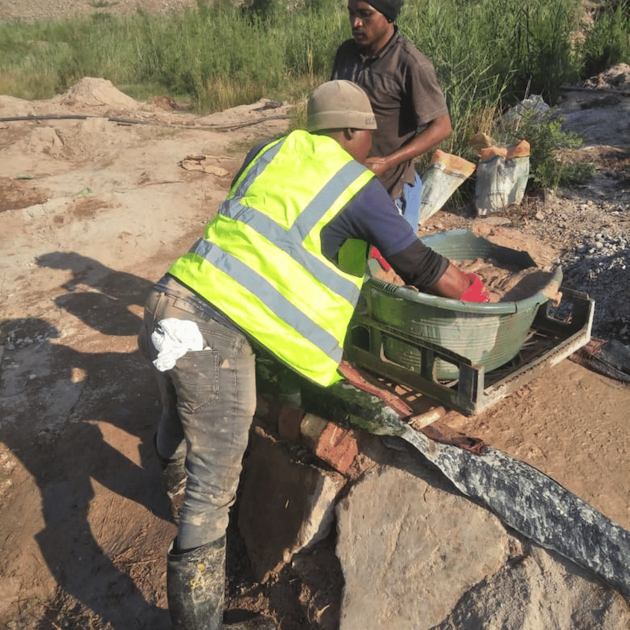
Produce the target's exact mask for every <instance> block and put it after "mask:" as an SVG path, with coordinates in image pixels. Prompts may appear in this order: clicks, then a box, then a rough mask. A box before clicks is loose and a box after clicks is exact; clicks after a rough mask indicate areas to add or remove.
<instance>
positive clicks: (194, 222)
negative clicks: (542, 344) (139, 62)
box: [0, 81, 630, 630]
mask: <svg viewBox="0 0 630 630" xmlns="http://www.w3.org/2000/svg"><path fill="white" fill-rule="evenodd" d="M264 105H265V104H264V103H262V102H261V103H257V104H254V105H251V106H244V107H240V108H236V109H235V110H231V111H229V112H225V113H221V114H216V115H213V116H208V117H206V118H200V119H195V118H193V117H192V116H189V115H187V114H178V113H174V112H170V111H166V110H163V109H160V108H159V107H157V106H154V105H151V106H149V105H146V104H142V103H136V102H135V101H132V100H131V99H127V98H126V97H125V96H124V95H122V94H121V93H120V92H118V91H116V90H115V89H114V88H113V87H112V86H111V85H108V84H107V83H106V82H102V81H97V82H90V81H87V82H83V83H82V84H80V85H79V86H77V87H76V88H74V89H73V90H72V91H71V92H70V93H68V94H66V95H62V96H61V97H57V98H56V99H53V100H52V101H48V102H37V103H28V102H24V101H18V100H16V99H11V98H8V97H0V117H9V116H22V115H60V114H73V115H86V116H97V117H96V118H87V119H85V120H58V119H57V120H38V121H26V122H6V123H0V149H1V153H0V173H2V176H1V177H0V214H1V216H2V235H1V236H0V287H1V292H0V300H1V304H2V327H1V332H2V335H1V338H0V344H1V345H0V359H1V364H0V367H1V373H0V377H1V383H0V384H1V390H0V411H1V415H0V500H1V501H2V506H3V508H2V513H1V515H0V547H1V549H2V554H1V555H0V575H1V577H2V579H1V580H0V627H7V628H24V629H26V630H35V629H44V628H60V627H61V628H102V629H105V628H107V629H116V630H128V629H129V628H131V627H137V628H146V629H151V630H162V629H164V630H166V629H167V628H169V622H168V613H167V611H166V602H165V589H164V572H165V558H164V549H165V548H166V546H167V544H168V541H169V540H170V539H171V537H172V536H173V534H174V531H175V526H174V524H173V523H172V522H171V520H170V516H169V509H168V505H167V503H166V500H165V498H164V497H163V495H162V494H161V492H160V487H159V475H158V470H157V462H156V460H155V457H154V454H153V450H152V434H153V431H154V427H155V421H156V418H157V414H158V411H159V409H158V405H157V397H156V391H155V388H154V386H153V382H152V379H151V375H150V372H149V370H148V369H147V367H146V366H145V365H144V364H143V363H142V362H141V361H140V359H139V356H138V354H137V351H136V340H135V335H136V333H137V330H138V327H139V323H140V317H141V313H142V303H143V300H144V296H145V294H146V291H147V289H148V287H149V286H150V283H151V282H153V281H154V280H156V279H157V278H159V277H160V276H161V274H162V273H163V272H164V271H165V270H166V269H167V267H168V265H169V264H170V263H171V262H172V260H173V259H174V258H175V257H176V256H178V255H179V254H181V252H182V251H184V250H185V249H187V247H188V246H189V245H190V243H191V242H192V241H193V240H194V238H196V237H197V236H198V235H199V233H200V232H201V230H202V228H203V225H204V224H205V222H206V221H207V219H208V218H209V217H210V216H211V215H212V214H213V213H214V212H215V211H216V208H217V207H218V205H219V203H220V201H221V200H222V198H223V196H224V195H225V192H226V191H227V189H228V186H229V182H230V180H231V177H232V175H233V174H234V173H235V171H236V169H237V167H238V165H239V164H240V160H241V158H242V156H243V155H244V153H245V151H246V150H247V149H248V148H249V147H250V146H252V145H253V144H254V143H255V141H256V140H257V139H259V138H261V137H271V136H273V135H274V134H278V133H281V132H282V131H283V130H284V129H285V128H286V123H287V121H286V119H283V118H282V117H283V116H285V115H286V113H287V110H286V108H279V109H266V108H265V107H264ZM117 117H121V118H122V117H124V118H133V119H137V120H142V121H145V122H151V123H155V124H150V125H149V124H118V123H115V122H112V118H117ZM262 118H267V120H266V121H261V119H262ZM248 123H255V124H251V125H249V126H241V127H238V125H242V124H248ZM169 125H171V126H169ZM173 125H178V126H173ZM217 126H220V127H222V128H232V131H230V132H229V133H225V131H219V130H217V129H216V127H217ZM210 127H215V129H214V130H212V129H210ZM235 127H236V128H235ZM600 154H601V152H600ZM190 155H198V156H205V159H203V160H202V159H197V160H196V161H195V160H193V161H190V162H186V163H185V164H184V165H185V166H187V167H188V169H187V168H184V167H183V166H182V165H181V163H182V161H183V160H184V159H185V158H186V157H187V156H190ZM626 164H627V162H624V160H623V159H620V160H617V161H616V162H615V164H613V166H612V167H611V168H612V169H613V170H616V171H617V172H625V173H627V171H624V170H623V169H624V168H626ZM189 169H204V170H189ZM606 172H608V171H606ZM628 179H630V177H628V178H627V179H626V180H619V181H621V182H622V183H621V184H620V186H618V187H617V189H616V190H617V192H618V193H619V194H622V193H623V202H615V203H623V204H625V206H624V211H623V212H620V213H618V214H617V215H615V214H614V213H613V211H612V210H611V209H610V208H608V207H607V206H605V205H598V204H599V203H600V201H601V195H600V192H599V191H601V190H603V189H602V187H601V186H603V184H601V185H599V184H597V185H593V186H594V187H593V186H591V187H590V188H584V189H580V190H577V191H573V193H572V194H573V195H574V196H573V198H571V197H569V196H565V197H560V198H557V199H553V200H551V201H549V202H548V203H547V204H545V205H541V206H540V207H539V208H533V207H532V206H531V205H530V206H529V207H528V208H527V212H528V213H529V214H527V215H523V216H521V217H520V218H519V220H518V221H514V220H510V219H509V218H508V219H507V220H506V219H505V218H503V219H502V221H498V222H497V221H496V220H494V219H493V221H490V222H487V223H486V226H487V225H491V226H494V227H492V228H491V229H492V230H495V231H497V232H499V231H501V230H503V231H504V236H505V234H507V237H508V238H511V242H512V243H513V244H514V246H518V247H520V248H523V249H528V250H536V252H537V254H540V255H543V254H545V255H547V256H548V257H549V258H553V257H558V258H560V257H562V256H564V255H566V252H567V251H569V249H570V247H574V246H577V242H578V240H579V239H578V236H580V237H581V236H582V235H584V234H587V233H588V234H590V233H591V232H592V231H593V230H596V229H602V228H601V225H602V222H606V224H607V225H608V226H609V227H608V229H609V230H611V231H612V230H617V231H618V232H619V233H622V232H623V231H624V230H626V229H627V219H626V215H625V212H626V210H627V208H628V200H629V199H630V195H629V191H628V186H627V181H628ZM602 181H603V180H602ZM598 186H599V187H598ZM624 186H625V188H624ZM607 198H610V195H608V197H607ZM531 203H532V204H533V203H534V202H533V201H532V202H531ZM588 203H593V207H594V208H596V209H594V210H593V211H592V212H590V213H589V215H588V221H586V220H584V219H583V217H584V214H583V212H582V210H581V209H580V208H581V206H582V205H584V204H588ZM611 207H612V206H611ZM537 216H540V217H542V218H536V217H537ZM473 222H474V221H473V219H472V218H471V217H470V216H467V215H466V213H465V212H462V213H460V214H449V213H444V212H442V213H439V214H438V215H436V218H435V220H434V221H433V223H432V225H431V226H430V228H429V229H430V230H434V229H446V228H450V227H461V226H464V225H467V226H468V225H471V224H472V223H473ZM500 222H503V223H506V225H504V226H499V225H497V223H500ZM562 224H564V225H565V227H561V225H562ZM598 225H599V228H598V227H597V226H598ZM566 226H568V227H566ZM559 234H560V235H564V237H562V236H559ZM570 241H571V242H570ZM573 241H575V244H573ZM624 289H625V287H619V291H620V292H621V291H622V290H624ZM621 295H622V294H621V293H620V296H621ZM620 299H625V298H620ZM629 408H630V388H629V387H627V386H626V385H622V384H619V383H617V382H615V381H612V380H610V379H607V378H605V377H603V376H600V375H598V374H595V373H593V372H590V371H588V370H586V369H584V368H582V367H580V366H578V365H576V364H575V363H571V362H569V361H563V362H562V363H561V364H559V365H557V366H556V367H554V368H553V369H552V370H550V372H549V373H548V374H545V375H544V376H543V377H541V378H538V379H535V380H534V381H532V382H531V383H530V384H529V385H527V386H526V387H524V388H522V389H521V390H520V391H519V392H518V393H516V394H515V395H513V396H511V397H510V398H508V399H506V400H504V401H503V402H502V403H500V404H499V405H498V406H497V407H496V408H493V409H491V410H490V411H488V412H486V413H484V414H482V415H480V416H478V417H475V418H473V419H469V418H463V417H461V416H454V417H452V418H451V419H450V422H451V423H452V425H453V426H454V427H455V428H458V429H459V430H461V431H463V432H466V433H468V434H471V435H476V436H478V437H481V438H483V439H484V440H485V441H487V442H488V443H490V444H492V445H493V446H495V447H497V448H499V449H502V450H505V451H506V452H508V453H510V454H512V455H514V456H515V457H519V458H521V459H523V460H525V461H527V462H529V463H531V464H533V465H535V466H536V467H538V468H540V469H541V470H542V471H544V472H546V473H547V474H549V475H550V476H552V477H553V478H554V479H556V480H557V481H559V482H560V483H562V484H563V485H565V486H566V487H568V488H569V489H570V490H572V491H573V492H575V493H576V494H578V495H579V496H580V497H582V498H583V499H585V500H587V501H589V502H591V503H592V504H593V505H594V506H595V507H596V508H598V509H599V510H601V511H602V512H604V513H605V514H607V515H608V516H609V517H611V518H612V519H613V520H615V521H617V522H618V523H620V524H621V525H623V526H625V527H627V528H630V511H629V506H630V464H629V461H630V458H629V457H628V454H629V452H630V432H629V431H628V430H627V423H628V417H629V416H628V411H627V410H628V409H629ZM235 544H236V543H235ZM231 562H232V563H233V566H232V567H231V573H232V575H236V576H238V573H239V571H245V572H246V570H247V567H246V563H245V562H244V563H243V566H236V565H238V562H239V561H238V560H232V561H231ZM234 563H236V565H235V564H234ZM234 579H235V580H237V581H238V579H237V578H234ZM231 588H232V591H231V593H232V595H236V594H237V589H238V588H239V585H238V584H237V583H236V582H235V583H234V584H232V586H231ZM273 589H275V590H273ZM273 589H271V590H270V589H267V590H266V591H264V592H263V591H262V590H258V591H256V590H255V589H254V590H250V591H249V592H247V593H245V594H243V593H240V595H246V596H247V597H248V598H249V599H248V601H249V602H250V604H249V605H250V607H251V608H258V609H259V610H264V609H266V608H271V612H272V613H273V614H274V615H275V616H276V617H277V618H278V619H282V626H281V627H282V628H283V630H294V629H297V628H305V627H313V628H317V627H320V626H318V625H316V624H313V625H309V623H308V622H307V621H305V619H306V618H305V617H304V616H300V611H299V599H300V592H299V586H296V585H295V584H292V583H290V581H283V580H282V579H281V577H279V578H278V579H277V580H275V582H274V585H273ZM270 593H271V595H270ZM292 606H293V608H291V607H292Z"/></svg>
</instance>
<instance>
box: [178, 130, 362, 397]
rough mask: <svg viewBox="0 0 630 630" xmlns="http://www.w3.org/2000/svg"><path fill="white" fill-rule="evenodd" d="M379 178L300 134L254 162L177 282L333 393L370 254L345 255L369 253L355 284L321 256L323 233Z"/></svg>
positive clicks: (324, 140) (184, 262)
mask: <svg viewBox="0 0 630 630" xmlns="http://www.w3.org/2000/svg"><path fill="white" fill-rule="evenodd" d="M372 177H374V174H373V173H372V172H371V171H369V170H368V169H366V168H365V167H364V166H362V165H361V164H359V163H358V162H356V161H355V160H354V159H352V157H351V156H350V155H349V154H348V153H347V152H346V151H345V150H344V149H343V148H342V147H341V146H340V145H339V144H338V143H337V142H336V141H335V140H333V139H332V138H329V137H327V136H318V135H311V134H309V133H307V132H305V131H294V132H292V133H291V134H289V135H288V136H286V137H285V138H283V139H281V140H279V141H276V142H274V143H272V144H270V145H267V146H266V147H265V148H264V149H263V150H262V151H261V152H260V153H259V154H258V155H257V156H256V157H255V158H254V159H253V160H252V162H251V163H250V164H249V165H248V167H247V168H246V169H245V170H244V171H243V173H242V174H241V175H240V176H239V178H238V180H237V181H236V182H235V183H234V186H233V187H232V189H231V190H230V192H229V194H228V196H227V198H226V199H225V201H224V202H223V203H222V204H221V207H220V208H219V211H218V213H217V214H216V215H215V217H214V218H213V219H212V220H211V221H210V222H209V223H208V225H207V226H206V230H205V238H202V239H199V240H198V241H197V242H196V243H195V244H194V245H193V247H192V248H191V249H190V251H189V252H187V253H186V254H184V256H182V257H181V258H180V259H179V260H177V261H176V262H175V263H174V264H173V266H172V267H171V268H170V269H169V273H170V274H171V275H173V276H175V277H176V278H177V279H178V280H180V281H181V282H182V283H183V284H185V285H186V286H188V287H190V288H191V289H193V290H194V291H195V292H196V293H198V294H199V295H201V296H202V297H203V298H205V299H206V300H208V302H210V303H211V304H212V305H213V306H215V307H216V308H217V309H219V310H220V311H222V312H223V313H224V314H225V315H227V316H228V317H229V318H230V319H231V320H232V321H233V322H234V323H235V324H237V325H238V326H239V327H240V328H241V329H242V330H244V331H245V332H246V333H248V334H249V335H251V336H252V337H253V338H254V339H255V340H256V341H257V342H258V343H260V344H261V345H262V346H264V347H265V348H267V349H268V350H269V351H270V352H271V353H273V354H274V355H275V356H276V357H277V358H278V359H280V360H281V361H282V362H284V363H285V364H286V365H288V366H289V367H291V368H292V369H294V370H296V371H297V372H299V373H300V374H302V375H304V376H305V377H307V378H309V379H310V380H312V381H314V382H316V383H318V384H320V385H323V386H328V385H331V384H332V383H334V382H336V381H338V380H340V379H341V378H342V377H341V376H340V375H339V373H338V372H337V367H338V365H339V363H340V361H341V358H342V352H343V343H344V339H345V335H346V331H347V328H348V323H349V322H350V318H351V317H352V313H353V311H354V307H355V306H356V303H357V300H358V298H359V293H360V289H361V285H362V282H363V273H364V271H365V263H366V253H367V246H366V244H365V243H363V242H360V241H347V242H346V244H344V247H343V248H342V249H344V248H345V250H346V251H348V250H349V249H353V248H354V251H355V252H357V251H360V260H359V264H358V265H356V264H355V265H354V271H355V273H356V272H358V273H357V274H356V275H355V274H353V273H349V272H348V271H344V270H342V269H340V267H339V266H337V265H335V264H334V263H332V262H331V261H330V260H328V259H327V258H326V257H325V256H324V255H323V254H322V249H321V232H322V229H323V228H324V227H325V226H326V225H327V224H328V223H330V221H331V220H332V219H334V218H335V217H336V216H337V215H338V214H339V212H341V210H342V209H343V208H344V207H345V205H346V204H347V203H348V202H349V201H350V200H351V199H352V198H353V197H354V196H355V195H356V194H357V193H358V192H359V191H360V190H361V189H362V188H364V187H365V186H366V184H367V183H368V182H369V181H370V180H371V179H372ZM357 245H358V246H359V247H358V248H357V247H356V246H357ZM346 246H347V247H346ZM340 254H342V255H341V256H340V257H339V258H340V259H341V258H346V259H347V258H348V256H343V252H341V250H340ZM354 262H355V263H356V261H354Z"/></svg>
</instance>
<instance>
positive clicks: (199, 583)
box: [166, 536, 225, 630]
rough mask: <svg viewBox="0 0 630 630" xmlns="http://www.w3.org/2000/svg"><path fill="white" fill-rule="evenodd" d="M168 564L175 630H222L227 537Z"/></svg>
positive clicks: (174, 555) (172, 557)
mask: <svg viewBox="0 0 630 630" xmlns="http://www.w3.org/2000/svg"><path fill="white" fill-rule="evenodd" d="M173 547H174V542H173V544H172V545H171V548H170V549H169V552H168V560H167V565H166V595H167V599H168V610H169V613H170V615H171V621H172V622H173V630H222V628H223V597H224V591H225V536H223V537H222V538H220V539H219V540H216V541H214V542H212V543H208V544H207V545H202V546H201V547H197V548H196V549H193V550H192V551H187V552H186V553H181V554H178V553H175V552H174V551H173Z"/></svg>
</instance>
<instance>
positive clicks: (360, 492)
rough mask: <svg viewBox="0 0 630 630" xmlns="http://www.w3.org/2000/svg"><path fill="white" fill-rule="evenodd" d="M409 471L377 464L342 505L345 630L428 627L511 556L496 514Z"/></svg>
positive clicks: (340, 528)
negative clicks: (377, 466)
mask: <svg viewBox="0 0 630 630" xmlns="http://www.w3.org/2000/svg"><path fill="white" fill-rule="evenodd" d="M404 468H405V469H404V470H403V469H400V468H393V467H379V468H377V469H375V470H374V471H373V472H371V473H368V474H367V475H366V476H365V477H363V478H362V479H361V480H360V481H359V482H358V483H357V484H356V485H355V486H354V487H353V488H352V489H351V491H350V492H349V493H348V495H347V496H346V497H344V498H343V499H342V500H341V501H340V502H339V504H338V506H337V519H338V523H337V532H338V544H337V555H338V557H339V560H340V563H341V566H342V570H343V574H344V578H345V590H344V596H343V602H342V610H341V624H340V630H377V629H379V630H380V629H381V628H387V629H388V630H410V629H413V630H423V629H427V630H428V629H429V628H432V627H433V626H434V625H435V624H437V623H439V622H440V621H442V620H443V619H444V618H445V617H446V616H447V615H448V614H449V612H450V611H451V610H452V609H453V607H454V606H455V605H456V604H457V602H458V601H459V599H460V598H461V597H462V596H463V595H464V593H466V592H467V591H468V590H469V589H470V588H471V587H473V586H474V585H475V584H478V583H479V582H481V581H483V580H484V579H485V578H487V576H489V575H492V574H493V573H495V572H496V571H498V570H499V569H500V568H501V567H502V566H503V565H504V563H505V561H506V559H507V557H508V538H509V537H508V535H507V533H506V531H505V529H504V527H503V526H502V524H501V523H500V521H499V520H498V519H497V518H496V517H495V516H494V515H492V514H491V513H490V512H488V511H487V510H484V509H483V508H481V507H479V506H477V505H475V504H474V503H472V502H471V501H469V500H468V499H466V498H465V497H463V496H461V495H459V494H456V493H453V492H452V491H450V490H449V489H448V486H445V485H443V482H442V481H440V478H439V477H438V476H437V475H433V473H428V471H426V470H424V469H422V468H420V467H419V466H417V467H415V468H414V464H413V463H411V464H407V465H405V466H404ZM411 471H413V472H411Z"/></svg>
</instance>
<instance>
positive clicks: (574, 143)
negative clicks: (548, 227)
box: [508, 108, 594, 190]
mask: <svg viewBox="0 0 630 630" xmlns="http://www.w3.org/2000/svg"><path fill="white" fill-rule="evenodd" d="M563 120H564V119H563V118H562V117H560V116H558V113H557V108H552V109H550V110H548V111H547V112H545V113H543V114H540V113H537V112H534V111H532V110H526V111H525V113H524V115H523V118H522V120H521V122H520V124H519V125H518V129H517V130H516V129H515V130H514V131H513V132H512V134H511V135H510V136H509V137H508V141H516V140H521V139H525V140H527V142H529V144H530V158H529V164H530V181H531V183H532V184H533V186H532V188H534V189H536V188H539V189H540V188H550V189H552V190H555V189H557V188H558V186H570V185H575V184H582V183H584V182H585V181H586V180H587V179H588V178H589V177H590V176H591V175H592V174H593V173H594V166H593V165H592V164H590V163H586V162H579V161H578V162H576V161H573V160H570V159H568V158H569V156H570V151H571V150H574V149H579V148H580V147H581V146H582V144H583V139H582V137H581V136H579V135H578V134H576V133H573V132H568V133H567V132H564V131H562V122H563Z"/></svg>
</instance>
